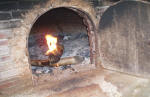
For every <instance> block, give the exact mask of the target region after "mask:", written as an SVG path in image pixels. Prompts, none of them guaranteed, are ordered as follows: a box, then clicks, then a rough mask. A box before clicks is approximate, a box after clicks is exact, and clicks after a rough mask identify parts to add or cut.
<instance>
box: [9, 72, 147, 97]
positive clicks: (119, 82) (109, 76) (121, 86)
mask: <svg viewBox="0 0 150 97" xmlns="http://www.w3.org/2000/svg"><path fill="white" fill-rule="evenodd" d="M10 97H150V80H149V79H145V78H140V77H135V76H131V75H127V74H123V73H119V72H115V71H110V70H106V69H92V70H88V71H83V72H78V73H74V74H72V75H70V76H69V77H67V78H62V79H61V80H55V81H50V82H45V83H44V84H38V85H36V86H35V87H30V88H28V89H25V90H24V91H21V92H18V93H17V94H14V95H12V96H10Z"/></svg>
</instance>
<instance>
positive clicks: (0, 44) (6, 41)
mask: <svg viewBox="0 0 150 97" xmlns="http://www.w3.org/2000/svg"><path fill="white" fill-rule="evenodd" d="M3 45H8V39H0V46H3Z"/></svg>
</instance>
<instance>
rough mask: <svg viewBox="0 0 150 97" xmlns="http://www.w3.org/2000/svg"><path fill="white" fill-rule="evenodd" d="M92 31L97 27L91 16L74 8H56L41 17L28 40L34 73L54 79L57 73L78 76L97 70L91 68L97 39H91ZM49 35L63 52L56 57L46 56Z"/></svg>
mask: <svg viewBox="0 0 150 97" xmlns="http://www.w3.org/2000/svg"><path fill="white" fill-rule="evenodd" d="M93 30H94V26H93V25H92V22H91V20H90V19H89V18H88V16H87V15H86V14H84V13H83V12H81V11H79V10H77V9H75V8H66V7H59V8H53V9H51V10H49V11H47V12H46V13H44V14H43V15H41V16H40V17H39V18H37V20H36V21H35V23H34V24H33V26H32V28H31V31H30V34H29V37H28V51H29V57H30V58H29V59H30V63H31V65H33V66H32V73H33V74H35V75H42V74H49V73H50V74H51V73H52V74H54V75H55V73H54V71H57V73H58V72H59V73H61V74H63V73H62V72H63V71H68V72H78V71H81V70H87V69H91V67H93V68H94V67H95V65H91V63H93V56H95V55H94V54H93V53H91V52H93V48H92V46H93V45H95V42H94V41H91V40H92V38H94V39H95V36H93V37H92V35H91V33H93ZM46 35H50V36H52V37H53V38H57V44H56V45H57V47H59V46H60V48H61V50H60V51H59V50H58V49H60V48H58V49H57V50H56V51H58V54H54V55H55V56H51V55H50V53H49V54H48V55H47V54H46V53H47V51H48V50H49V46H48V43H47V41H48V40H46ZM90 35H91V37H92V38H90V37H89V36H90ZM93 43H94V44H93ZM50 44H51V43H50ZM50 48H51V47H50ZM94 49H95V48H94ZM50 56H51V57H50ZM51 59H52V60H53V61H51ZM61 65H62V66H61ZM59 73H58V74H59Z"/></svg>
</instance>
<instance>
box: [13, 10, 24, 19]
mask: <svg viewBox="0 0 150 97" xmlns="http://www.w3.org/2000/svg"><path fill="white" fill-rule="evenodd" d="M26 12H27V11H26V10H17V11H12V18H13V19H19V18H22V14H25V13H26Z"/></svg>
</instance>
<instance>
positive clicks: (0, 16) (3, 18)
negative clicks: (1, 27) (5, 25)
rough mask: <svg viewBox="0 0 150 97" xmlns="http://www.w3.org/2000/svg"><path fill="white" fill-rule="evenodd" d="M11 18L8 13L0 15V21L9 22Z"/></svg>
mask: <svg viewBox="0 0 150 97" xmlns="http://www.w3.org/2000/svg"><path fill="white" fill-rule="evenodd" d="M11 18H12V17H11V14H10V13H9V12H6V13H0V20H9V19H11Z"/></svg>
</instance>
